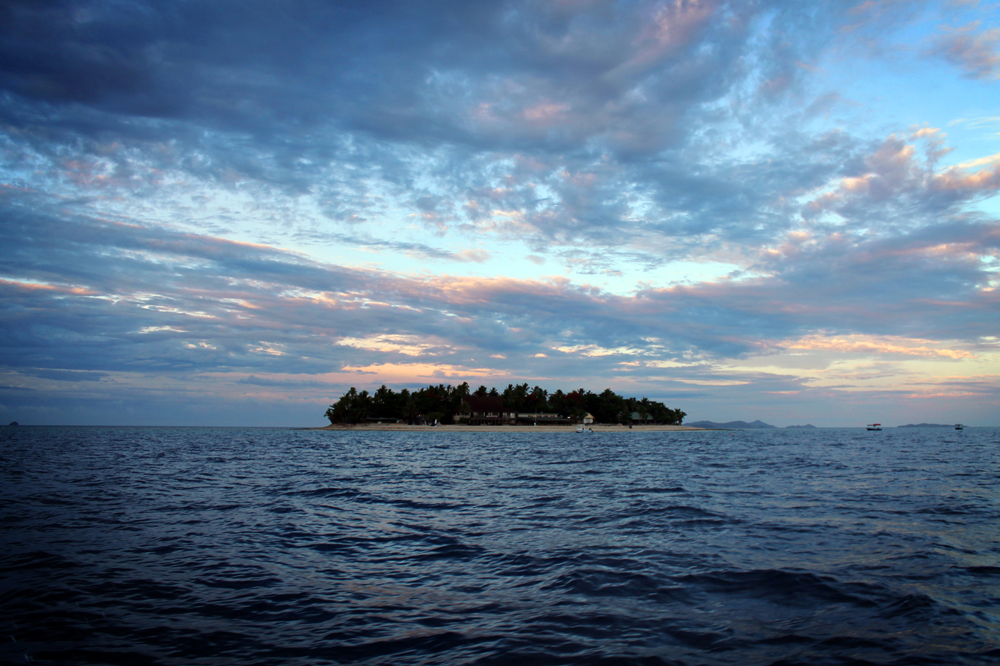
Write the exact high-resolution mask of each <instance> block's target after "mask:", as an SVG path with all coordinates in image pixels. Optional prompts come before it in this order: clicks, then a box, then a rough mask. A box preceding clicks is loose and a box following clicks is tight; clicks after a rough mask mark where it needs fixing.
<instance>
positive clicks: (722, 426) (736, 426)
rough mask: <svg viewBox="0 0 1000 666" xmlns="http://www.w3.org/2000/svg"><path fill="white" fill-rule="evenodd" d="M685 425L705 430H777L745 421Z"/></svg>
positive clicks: (761, 422) (767, 424)
mask: <svg viewBox="0 0 1000 666" xmlns="http://www.w3.org/2000/svg"><path fill="white" fill-rule="evenodd" d="M687 425H689V426H691V427H692V428H704V429H706V430H762V429H765V428H775V429H777V427H778V426H773V425H771V424H770V423H764V422H763V421H759V420H758V421H753V422H751V423H747V422H746V421H729V422H727V423H716V422H715V421H695V422H694V423H688V424H687Z"/></svg>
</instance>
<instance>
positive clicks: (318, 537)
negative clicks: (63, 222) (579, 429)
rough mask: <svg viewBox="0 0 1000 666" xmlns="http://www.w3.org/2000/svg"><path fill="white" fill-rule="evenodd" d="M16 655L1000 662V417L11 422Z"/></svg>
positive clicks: (184, 660)
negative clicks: (397, 425) (444, 423)
mask: <svg viewBox="0 0 1000 666" xmlns="http://www.w3.org/2000/svg"><path fill="white" fill-rule="evenodd" d="M540 430H541V429H540ZM0 662H2V663H18V664H24V663H38V664H177V665H180V664H185V665H187V664H213V665H214V664H260V665H263V664H392V665H394V666H395V665H404V664H516V665H518V666H528V665H532V664H546V665H547V664H602V665H604V664H606V665H610V664H645V665H654V664H670V665H681V664H690V665H695V664H707V665H715V664H739V665H743V664H783V665H791V664H953V665H961V664H996V663H1000V430H997V429H992V428H969V429H966V430H964V431H961V432H958V431H955V430H952V429H931V428H927V429H924V428H919V429H913V428H902V429H896V428H889V429H886V430H884V431H882V432H866V431H865V430H863V429H818V430H764V431H753V430H744V431H704V432H669V433H639V432H629V431H625V432H622V433H593V434H576V433H547V432H545V431H544V430H542V431H541V432H539V433H528V434H524V433H509V434H508V433H491V432H490V431H489V430H485V431H484V432H482V433H450V432H448V431H447V429H436V430H433V431H428V432H385V433H352V432H342V431H341V432H336V431H304V430H290V429H238V428H205V429H201V428H117V427H116V428H112V427H108V428H96V427H90V428H84V427H60V428H55V427H52V428H48V427H24V426H21V427H18V428H12V427H5V428H0Z"/></svg>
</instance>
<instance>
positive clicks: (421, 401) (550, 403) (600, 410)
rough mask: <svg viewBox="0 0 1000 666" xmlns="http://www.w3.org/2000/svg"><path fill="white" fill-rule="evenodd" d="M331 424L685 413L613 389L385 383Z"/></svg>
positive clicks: (624, 419) (680, 416)
mask: <svg viewBox="0 0 1000 666" xmlns="http://www.w3.org/2000/svg"><path fill="white" fill-rule="evenodd" d="M325 416H326V418H327V419H329V420H330V424H331V425H334V424H364V423H406V424H410V425H438V424H440V425H446V424H452V423H454V424H461V425H470V426H476V425H510V426H514V425H530V426H535V425H563V426H565V425H569V424H577V423H580V424H593V423H606V424H620V425H648V426H652V425H661V426H673V425H678V426H679V425H681V424H682V423H683V421H684V417H685V416H687V414H685V413H684V412H683V411H681V410H679V409H671V408H669V407H667V406H666V405H664V404H663V403H662V402H657V401H655V400H649V399H647V398H626V397H623V396H620V395H618V394H617V393H615V392H614V391H612V390H611V389H605V390H604V391H602V392H601V393H594V392H592V391H588V390H586V389H582V388H581V389H578V390H575V391H570V392H569V393H564V392H563V391H562V390H557V391H555V392H552V393H550V392H549V391H547V390H545V389H543V388H541V387H540V386H535V387H533V388H532V387H530V386H528V384H518V385H514V384H508V385H507V388H506V389H504V390H503V391H502V392H501V391H498V390H497V389H496V388H491V389H488V388H486V387H485V386H480V387H479V388H478V389H476V390H475V391H473V390H471V389H470V387H469V384H468V382H465V383H462V384H460V385H458V386H451V385H450V384H449V385H447V386H445V385H444V384H440V385H438V386H434V385H431V386H427V387H426V388H421V389H417V390H415V391H413V392H410V390H409V389H403V390H401V391H399V392H398V393H397V392H396V391H393V390H392V389H391V388H387V387H386V386H385V385H382V387H381V388H379V389H378V390H377V391H375V392H374V393H371V394H369V393H368V391H358V390H357V389H356V388H354V387H353V386H352V387H351V388H350V390H348V391H347V392H346V393H344V395H343V396H341V398H340V400H338V401H337V402H335V403H334V404H332V405H330V408H329V409H327V410H326V414H325Z"/></svg>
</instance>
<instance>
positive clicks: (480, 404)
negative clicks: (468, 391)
mask: <svg viewBox="0 0 1000 666" xmlns="http://www.w3.org/2000/svg"><path fill="white" fill-rule="evenodd" d="M462 403H463V404H462V415H463V416H464V417H465V418H467V419H468V420H469V425H570V424H573V423H579V422H580V419H573V418H568V417H566V416H563V415H562V414H552V413H548V412H515V411H512V410H510V409H508V408H507V407H504V404H503V398H501V397H499V396H492V397H491V396H477V395H470V396H466V397H465V398H463V399H462ZM593 422H594V417H593V416H591V415H590V414H589V413H588V414H587V415H586V416H585V417H584V418H583V423H588V424H589V423H593Z"/></svg>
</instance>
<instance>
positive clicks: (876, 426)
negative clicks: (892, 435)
mask: <svg viewBox="0 0 1000 666" xmlns="http://www.w3.org/2000/svg"><path fill="white" fill-rule="evenodd" d="M865 427H866V428H868V429H869V430H881V429H882V424H881V423H869V424H868V425H866V426H865Z"/></svg>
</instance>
